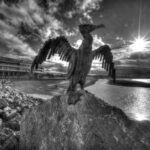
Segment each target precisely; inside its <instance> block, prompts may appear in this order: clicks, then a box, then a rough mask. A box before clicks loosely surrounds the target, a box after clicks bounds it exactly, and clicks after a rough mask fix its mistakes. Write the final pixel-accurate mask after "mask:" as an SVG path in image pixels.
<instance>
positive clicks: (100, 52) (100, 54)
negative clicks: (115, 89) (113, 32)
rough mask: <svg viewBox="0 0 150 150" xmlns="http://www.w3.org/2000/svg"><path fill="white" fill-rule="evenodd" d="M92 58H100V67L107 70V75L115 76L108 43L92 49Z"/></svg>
mask: <svg viewBox="0 0 150 150" xmlns="http://www.w3.org/2000/svg"><path fill="white" fill-rule="evenodd" d="M92 56H93V59H98V58H99V59H100V61H101V60H102V68H104V69H105V70H107V71H108V72H109V76H111V77H113V79H114V78H115V68H114V63H113V55H112V52H111V49H110V47H109V46H108V45H103V46H101V47H99V48H98V49H96V50H94V51H92Z"/></svg>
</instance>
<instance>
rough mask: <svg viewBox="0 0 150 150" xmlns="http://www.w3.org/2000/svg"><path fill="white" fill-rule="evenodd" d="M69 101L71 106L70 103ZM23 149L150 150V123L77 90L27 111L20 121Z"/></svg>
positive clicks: (21, 145) (21, 146)
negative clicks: (130, 116) (129, 115)
mask: <svg viewBox="0 0 150 150" xmlns="http://www.w3.org/2000/svg"><path fill="white" fill-rule="evenodd" d="M68 98H70V99H71V100H70V102H74V103H70V104H68ZM20 132H21V133H20V134H21V135H20V149H21V150H31V149H32V150H34V149H35V150H148V149H149V148H150V122H148V121H144V122H137V121H133V120H130V119H129V118H128V117H127V116H126V115H125V114H124V113H123V111H122V110H120V109H118V108H116V107H113V106H110V105H108V104H107V103H105V102H104V101H102V100H101V99H98V98H96V97H95V96H94V95H92V94H90V93H88V92H83V91H78V92H74V93H72V94H70V95H69V96H68V95H67V94H65V95H60V96H55V97H53V98H52V99H51V100H49V101H46V102H43V103H42V104H41V105H38V106H36V107H34V108H31V109H30V110H28V111H27V112H26V113H25V115H24V117H23V119H22V122H21V131H20Z"/></svg>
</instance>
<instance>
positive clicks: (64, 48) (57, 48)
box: [31, 36, 76, 72]
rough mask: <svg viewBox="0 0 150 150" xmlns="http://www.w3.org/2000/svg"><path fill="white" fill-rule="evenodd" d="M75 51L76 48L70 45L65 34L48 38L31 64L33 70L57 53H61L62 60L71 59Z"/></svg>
mask: <svg viewBox="0 0 150 150" xmlns="http://www.w3.org/2000/svg"><path fill="white" fill-rule="evenodd" d="M75 52H76V50H75V49H74V48H73V47H71V46H70V44H69V42H68V41H67V39H66V38H65V37H64V36H60V37H57V38H55V39H48V40H47V41H46V42H45V43H44V45H43V47H42V48H41V49H40V51H39V53H38V55H37V56H36V57H35V58H34V60H33V62H32V65H31V72H32V71H33V69H34V68H36V69H37V68H38V65H39V64H41V63H43V61H45V60H46V59H47V58H48V59H50V57H51V56H53V55H55V54H59V56H60V59H61V60H65V61H69V60H70V58H71V55H72V54H73V53H75Z"/></svg>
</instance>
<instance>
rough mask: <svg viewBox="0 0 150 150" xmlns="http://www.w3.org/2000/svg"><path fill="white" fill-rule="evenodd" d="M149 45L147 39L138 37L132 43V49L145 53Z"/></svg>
mask: <svg viewBox="0 0 150 150" xmlns="http://www.w3.org/2000/svg"><path fill="white" fill-rule="evenodd" d="M149 44H150V42H149V41H147V40H146V39H144V38H141V37H138V38H136V39H135V40H134V41H132V44H131V45H130V48H131V49H132V50H133V51H136V52H139V51H144V50H146V49H147V48H148V47H149Z"/></svg>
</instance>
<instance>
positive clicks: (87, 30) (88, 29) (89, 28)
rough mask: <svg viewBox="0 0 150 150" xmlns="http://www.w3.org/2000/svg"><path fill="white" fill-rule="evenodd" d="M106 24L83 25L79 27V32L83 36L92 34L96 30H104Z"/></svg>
mask: <svg viewBox="0 0 150 150" xmlns="http://www.w3.org/2000/svg"><path fill="white" fill-rule="evenodd" d="M104 27H105V25H104V24H99V25H94V24H81V25H79V30H80V32H81V33H82V34H86V33H90V32H92V31H94V30H96V29H99V28H104Z"/></svg>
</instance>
